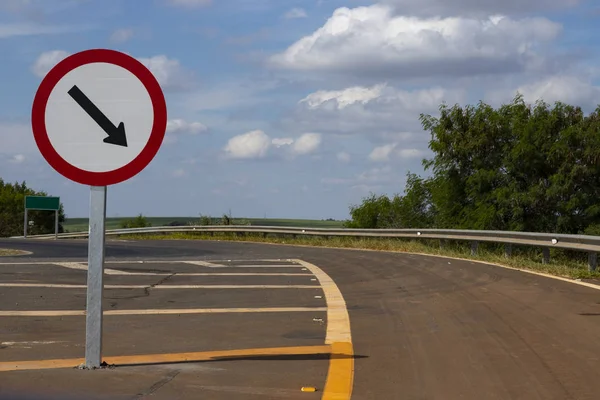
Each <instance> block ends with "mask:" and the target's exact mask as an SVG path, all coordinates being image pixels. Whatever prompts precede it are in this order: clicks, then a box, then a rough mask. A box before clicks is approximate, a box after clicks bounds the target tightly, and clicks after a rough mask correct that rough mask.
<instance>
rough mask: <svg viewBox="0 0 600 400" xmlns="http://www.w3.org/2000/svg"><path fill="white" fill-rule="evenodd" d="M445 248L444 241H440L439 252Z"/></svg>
mask: <svg viewBox="0 0 600 400" xmlns="http://www.w3.org/2000/svg"><path fill="white" fill-rule="evenodd" d="M444 247H446V239H440V250H444Z"/></svg>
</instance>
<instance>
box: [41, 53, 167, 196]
mask: <svg viewBox="0 0 600 400" xmlns="http://www.w3.org/2000/svg"><path fill="white" fill-rule="evenodd" d="M98 62H101V63H109V64H114V65H117V66H119V67H121V68H125V69H126V70H128V71H129V72H131V73H132V74H133V75H135V76H136V77H137V78H138V79H139V80H140V81H141V82H142V84H143V85H144V87H145V88H146V90H147V91H148V94H149V95H150V99H151V101H152V108H153V109H154V123H153V124H152V132H151V133H150V138H149V140H148V142H147V143H146V146H144V148H143V149H142V151H141V152H140V154H138V155H137V157H136V158H134V159H133V160H132V161H131V162H129V163H128V164H126V165H124V166H122V167H120V168H117V169H115V170H112V171H106V172H91V171H86V170H83V169H80V168H77V167H76V166H74V165H72V164H70V163H69V162H67V161H66V160H65V159H64V158H62V157H61V156H60V154H58V153H57V152H56V150H55V149H54V147H53V146H52V143H51V142H50V139H49V138H48V132H47V130H46V106H47V104H48V98H49V97H50V94H51V93H52V90H54V87H55V86H56V84H57V83H58V82H59V81H60V80H61V79H62V78H63V77H64V76H65V75H66V74H67V73H69V72H70V71H72V70H74V69H75V68H77V67H80V66H82V65H86V64H91V63H98ZM31 127H32V130H33V137H34V139H35V142H36V144H37V146H38V148H39V150H40V152H41V153H42V156H43V157H44V158H45V159H46V161H47V162H48V163H49V164H50V165H51V166H52V168H54V169H55V170H56V171H57V172H58V173H60V174H61V175H63V176H64V177H66V178H67V179H70V180H72V181H75V182H77V183H80V184H84V185H90V186H109V185H114V184H117V183H121V182H123V181H126V180H128V179H131V178H132V177H134V176H135V175H137V174H138V173H140V172H141V171H142V170H143V169H144V168H146V166H147V165H148V164H149V163H150V162H151V161H152V159H153V158H154V157H155V156H156V154H157V153H158V150H159V149H160V147H161V145H162V142H163V139H164V136H165V132H166V129H167V104H166V101H165V97H164V94H163V91H162V89H161V87H160V84H159V83H158V81H157V80H156V78H155V77H154V75H152V72H150V71H149V70H148V69H147V68H146V67H145V66H144V65H143V64H142V63H141V62H139V61H138V60H136V59H135V58H133V57H131V56H129V55H127V54H124V53H121V52H118V51H115V50H109V49H91V50H84V51H81V52H79V53H75V54H73V55H70V56H68V57H67V58H65V59H64V60H62V61H61V62H59V63H58V64H57V65H56V66H55V67H54V68H52V70H50V72H48V74H47V75H46V76H45V77H44V79H43V80H42V83H41V84H40V86H39V87H38V90H37V92H36V94H35V98H34V100H33V106H32V109H31Z"/></svg>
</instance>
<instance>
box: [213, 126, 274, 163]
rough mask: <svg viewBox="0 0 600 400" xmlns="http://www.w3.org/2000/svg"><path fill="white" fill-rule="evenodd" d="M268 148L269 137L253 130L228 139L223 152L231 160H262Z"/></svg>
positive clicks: (269, 144) (269, 143)
mask: <svg viewBox="0 0 600 400" xmlns="http://www.w3.org/2000/svg"><path fill="white" fill-rule="evenodd" d="M270 146H271V139H270V138H269V136H268V135H267V134H266V133H264V132H263V131H261V130H255V131H251V132H247V133H244V134H242V135H238V136H235V137H233V138H231V139H229V141H228V142H227V145H226V146H225V149H224V150H225V152H226V154H227V155H228V156H229V157H231V158H262V157H265V156H266V155H267V152H268V150H269V147H270Z"/></svg>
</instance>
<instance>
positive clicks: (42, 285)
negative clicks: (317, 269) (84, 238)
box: [0, 283, 321, 290]
mask: <svg viewBox="0 0 600 400" xmlns="http://www.w3.org/2000/svg"><path fill="white" fill-rule="evenodd" d="M0 287H32V288H33V287H39V288H53V289H85V288H87V285H72V284H59V283H0ZM104 288H105V289H152V290H155V289H320V288H321V287H320V286H318V285H158V286H154V287H152V286H151V285H104Z"/></svg>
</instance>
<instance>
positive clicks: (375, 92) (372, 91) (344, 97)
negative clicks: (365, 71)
mask: <svg viewBox="0 0 600 400" xmlns="http://www.w3.org/2000/svg"><path fill="white" fill-rule="evenodd" d="M384 88H385V85H383V84H380V85H375V86H373V87H362V86H354V87H350V88H347V89H344V90H330V91H327V90H319V91H318V92H315V93H311V94H309V95H308V96H306V97H305V98H304V99H302V100H300V103H306V105H307V106H308V108H310V109H313V110H314V109H316V108H319V107H320V106H322V105H323V103H325V102H328V101H330V100H333V102H332V104H333V105H334V107H336V108H337V109H340V110H341V109H342V108H346V107H348V106H349V105H352V104H354V103H361V104H366V103H368V102H370V101H371V100H375V99H377V98H378V97H380V96H381V95H382V94H383V89H384Z"/></svg>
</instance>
